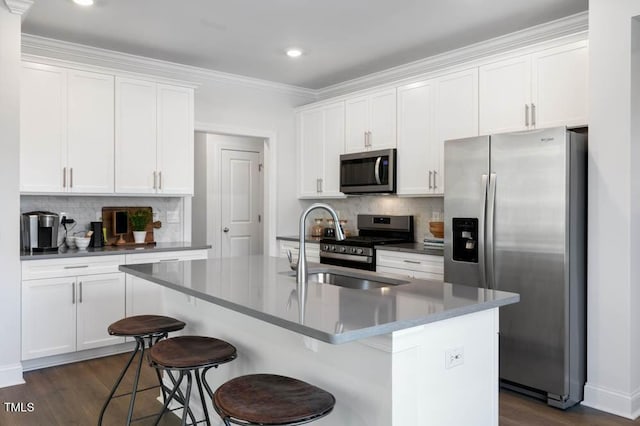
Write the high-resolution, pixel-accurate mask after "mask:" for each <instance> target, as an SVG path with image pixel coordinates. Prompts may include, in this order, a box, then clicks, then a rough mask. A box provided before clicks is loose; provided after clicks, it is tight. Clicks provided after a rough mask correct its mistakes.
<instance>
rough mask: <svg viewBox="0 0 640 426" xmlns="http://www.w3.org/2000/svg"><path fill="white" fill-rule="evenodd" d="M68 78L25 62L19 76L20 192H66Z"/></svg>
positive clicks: (43, 66)
mask: <svg viewBox="0 0 640 426" xmlns="http://www.w3.org/2000/svg"><path fill="white" fill-rule="evenodd" d="M66 103H67V74H66V71H65V70H64V69H61V68H57V67H50V66H45V65H40V64H33V63H29V62H25V63H23V64H22V74H21V76H20V190H21V191H23V192H62V191H64V190H65V189H66V176H67V174H66V169H65V168H66V162H67V158H66V144H67V126H66V122H67V109H66Z"/></svg>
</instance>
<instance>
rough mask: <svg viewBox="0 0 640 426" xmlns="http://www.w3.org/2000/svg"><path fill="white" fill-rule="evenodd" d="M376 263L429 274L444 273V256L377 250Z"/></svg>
mask: <svg viewBox="0 0 640 426" xmlns="http://www.w3.org/2000/svg"><path fill="white" fill-rule="evenodd" d="M376 265H377V266H382V267H388V268H396V269H406V270H410V271H416V272H425V273H429V274H440V275H443V274H444V257H442V256H433V255H429V254H418V253H406V252H397V251H384V250H376Z"/></svg>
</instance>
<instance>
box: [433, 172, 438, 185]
mask: <svg viewBox="0 0 640 426" xmlns="http://www.w3.org/2000/svg"><path fill="white" fill-rule="evenodd" d="M437 173H438V172H437V171H435V170H434V171H433V189H438V184H437V183H436V182H437V181H438V180H437V179H436V175H437Z"/></svg>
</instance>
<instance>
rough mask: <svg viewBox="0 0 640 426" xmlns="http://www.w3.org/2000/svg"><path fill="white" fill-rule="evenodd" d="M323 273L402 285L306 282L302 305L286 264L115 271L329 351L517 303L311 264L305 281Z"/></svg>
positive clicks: (499, 294) (502, 295)
mask: <svg viewBox="0 0 640 426" xmlns="http://www.w3.org/2000/svg"><path fill="white" fill-rule="evenodd" d="M327 269H330V270H332V271H334V272H339V271H342V272H344V273H348V274H349V275H357V276H358V277H362V278H369V279H372V280H375V279H376V277H385V278H386V279H390V280H403V281H404V282H406V283H405V284H402V285H389V286H386V287H383V288H377V289H370V290H355V289H350V288H345V287H339V286H334V285H331V284H320V283H317V282H313V281H311V280H310V281H309V283H308V287H307V290H306V301H304V302H301V301H299V300H298V297H297V291H296V282H295V276H292V275H291V271H290V269H289V263H288V261H287V260H286V259H282V258H277V257H268V256H262V255H256V256H245V257H235V258H225V259H206V260H189V261H180V262H164V263H146V264H138V265H121V266H120V270H121V271H123V272H125V273H128V274H131V275H134V276H137V277H140V278H142V279H145V280H148V281H151V282H154V283H157V284H160V285H163V286H165V287H168V288H171V289H173V290H176V291H179V292H182V293H185V294H189V295H191V296H194V297H196V298H199V299H202V300H205V301H207V302H210V303H213V304H216V305H220V306H222V307H225V308H228V309H231V310H233V311H237V312H240V313H243V314H245V315H248V316H251V317H254V318H257V319H260V320H263V321H266V322H269V323H271V324H275V325H277V326H280V327H284V328H286V329H288V330H291V331H294V332H297V333H300V334H303V335H306V336H309V337H313V338H315V339H318V340H321V341H324V342H328V343H332V344H339V343H345V342H349V341H354V340H359V339H364V338H368V337H373V336H378V335H382V334H387V333H391V332H394V331H399V330H404V329H408V328H411V327H415V326H419V325H423V324H429V323H432V322H436V321H441V320H445V319H449V318H453V317H457V316H462V315H466V314H470V313H473V312H478V311H482V310H487V309H493V308H497V307H500V306H504V305H508V304H512V303H516V302H518V301H519V299H520V297H519V295H518V294H515V293H508V292H504V291H498V290H488V289H482V288H476V287H469V286H463V285H455V284H450V283H443V282H441V281H430V280H417V279H410V278H404V277H399V276H395V275H390V274H381V273H375V272H368V271H360V270H354V269H348V268H340V267H337V266H329V265H320V264H314V263H309V272H310V273H312V272H314V271H325V270H327ZM301 305H302V307H303V309H302V311H301V310H300V306H301Z"/></svg>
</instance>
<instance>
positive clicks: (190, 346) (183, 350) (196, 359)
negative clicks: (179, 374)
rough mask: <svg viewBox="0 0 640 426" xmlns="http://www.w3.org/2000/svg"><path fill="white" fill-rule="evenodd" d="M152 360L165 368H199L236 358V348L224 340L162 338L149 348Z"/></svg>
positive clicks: (211, 338)
mask: <svg viewBox="0 0 640 426" xmlns="http://www.w3.org/2000/svg"><path fill="white" fill-rule="evenodd" d="M148 353H149V358H150V359H151V361H152V362H153V363H155V364H157V365H159V366H161V367H164V368H197V367H204V366H208V365H216V364H222V363H225V362H228V361H231V360H233V359H235V358H236V356H237V352H236V348H235V347H234V346H233V345H231V344H229V343H227V342H225V341H224V340H220V339H215V338H213V337H204V336H178V337H172V338H170V339H166V340H162V341H160V342H158V343H157V344H156V345H154V346H153V347H152V348H151V349H150V350H149V352H148Z"/></svg>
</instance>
